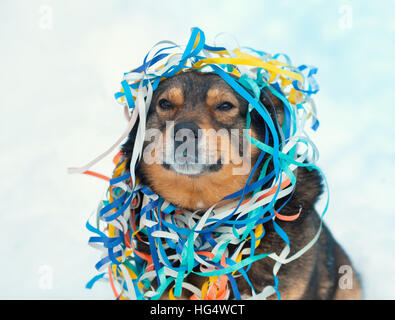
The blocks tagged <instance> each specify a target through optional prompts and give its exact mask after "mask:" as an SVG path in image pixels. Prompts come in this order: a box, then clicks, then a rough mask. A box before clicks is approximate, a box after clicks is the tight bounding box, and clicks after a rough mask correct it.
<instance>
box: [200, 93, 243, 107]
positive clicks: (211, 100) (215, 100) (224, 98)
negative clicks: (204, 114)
mask: <svg viewBox="0 0 395 320" xmlns="http://www.w3.org/2000/svg"><path fill="white" fill-rule="evenodd" d="M224 102H230V103H231V104H233V105H234V106H236V107H239V101H238V100H237V99H236V97H235V96H234V94H233V93H231V92H230V91H228V90H223V89H221V88H213V89H210V90H208V91H207V96H206V104H207V105H208V106H209V107H211V108H214V107H216V106H218V105H220V104H221V103H224Z"/></svg>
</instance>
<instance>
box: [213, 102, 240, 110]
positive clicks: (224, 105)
mask: <svg viewBox="0 0 395 320" xmlns="http://www.w3.org/2000/svg"><path fill="white" fill-rule="evenodd" d="M233 108H235V106H234V105H233V104H231V103H230V102H224V103H221V104H220V105H218V106H216V107H215V110H218V111H228V110H231V109H233Z"/></svg>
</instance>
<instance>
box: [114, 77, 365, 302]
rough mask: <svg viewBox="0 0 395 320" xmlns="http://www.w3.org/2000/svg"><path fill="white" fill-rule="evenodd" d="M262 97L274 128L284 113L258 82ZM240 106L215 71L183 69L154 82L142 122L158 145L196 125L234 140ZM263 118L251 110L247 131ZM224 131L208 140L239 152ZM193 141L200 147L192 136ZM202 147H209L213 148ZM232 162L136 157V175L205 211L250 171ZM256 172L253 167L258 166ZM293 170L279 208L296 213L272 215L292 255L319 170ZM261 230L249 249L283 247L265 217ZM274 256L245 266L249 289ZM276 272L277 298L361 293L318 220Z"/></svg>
mask: <svg viewBox="0 0 395 320" xmlns="http://www.w3.org/2000/svg"><path fill="white" fill-rule="evenodd" d="M261 102H262V104H263V105H264V106H265V107H266V109H267V110H268V112H269V113H270V115H271V117H272V119H273V121H274V123H276V124H277V130H278V128H279V126H281V125H282V122H283V116H284V106H283V104H282V102H281V100H280V99H278V98H277V97H275V96H274V95H273V94H272V93H271V92H270V90H263V91H262V94H261ZM247 108H248V103H247V101H246V100H244V99H243V98H242V97H241V96H240V95H239V94H238V93H237V92H236V91H235V90H233V89H232V88H231V87H230V86H229V85H228V84H227V83H226V82H225V81H224V80H223V79H222V78H221V77H220V76H218V75H216V74H213V73H203V72H196V71H188V72H182V73H180V74H178V75H176V76H174V77H172V78H169V79H165V80H163V81H162V82H160V84H159V86H158V88H157V89H156V90H155V91H154V94H153V97H152V102H151V106H150V109H149V112H148V116H147V123H146V128H147V129H150V128H155V129H158V130H160V131H161V132H162V133H163V135H164V136H167V139H164V144H165V145H166V144H169V143H170V138H172V139H174V137H175V135H176V133H177V132H178V131H179V130H181V129H188V130H190V131H192V132H194V133H195V136H194V137H192V138H195V139H196V141H197V140H198V139H200V137H199V136H198V133H197V131H198V130H199V129H206V130H209V129H214V131H215V132H218V131H220V130H221V129H222V130H225V131H226V132H230V131H231V130H232V129H239V132H240V136H239V138H240V139H239V140H237V139H236V141H239V142H240V141H241V140H242V139H241V138H242V135H243V131H242V130H241V129H243V128H246V115H247ZM263 122H264V120H263V119H262V117H261V116H260V115H258V113H257V112H256V111H255V110H253V111H252V112H251V127H250V131H249V134H250V135H251V137H256V138H257V139H258V140H260V141H264V140H265V134H267V131H265V130H264V128H265V125H264V123H263ZM168 123H172V125H170V126H169V125H167V124H168ZM169 130H172V133H171V134H169V132H168V131H169ZM136 132H137V126H135V128H134V129H133V130H132V132H131V133H130V135H129V139H128V141H127V142H126V143H125V144H124V145H123V148H122V151H123V153H124V155H125V156H126V157H128V158H130V157H131V154H132V150H133V145H134V141H135V136H136ZM224 136H225V138H224V139H218V141H217V142H218V144H216V145H215V146H214V147H212V146H211V147H210V146H209V147H207V148H208V149H210V148H211V149H215V151H223V150H224V149H226V148H225V147H224V146H225V145H226V144H227V146H228V148H227V150H226V152H228V153H229V154H230V155H231V156H232V155H233V156H234V157H237V155H240V151H239V152H237V151H238V150H239V149H238V148H235V147H236V146H235V145H234V143H233V146H232V147H229V145H232V143H231V142H230V141H229V137H230V135H228V136H227V137H226V134H224V135H222V136H221V137H222V138H223V137H224ZM169 137H170V138H169ZM227 139H228V141H227ZM219 140H221V142H219ZM268 141H269V144H272V143H273V139H272V137H270V139H268ZM176 143H177V142H176ZM146 145H147V143H146ZM196 147H197V149H198V150H199V147H198V146H197V142H196ZM239 147H240V144H239ZM249 148H250V149H249V159H248V160H249V161H250V162H251V164H252V165H254V164H255V162H256V161H257V158H258V156H259V150H258V149H257V148H256V147H255V146H254V145H252V144H250V145H249ZM236 149H237V150H236ZM235 150H236V151H235ZM206 151H208V153H210V152H211V151H212V150H206ZM196 152H197V151H196ZM154 156H155V155H154ZM156 156H158V155H156ZM164 159H166V158H164ZM243 159H244V160H245V159H246V158H243ZM236 162H237V161H234V162H231V161H228V162H226V163H223V162H221V161H218V162H214V163H213V162H211V163H203V164H202V163H200V164H194V163H192V162H191V163H188V161H186V162H184V163H182V164H177V163H167V162H166V161H162V162H161V163H159V162H153V163H147V162H146V161H144V159H142V160H141V161H140V162H139V164H138V167H137V170H136V175H137V176H138V177H139V178H140V179H141V181H142V183H143V184H145V185H147V186H148V187H149V188H151V189H152V190H153V191H154V192H156V193H157V194H159V195H160V196H162V197H163V198H164V199H165V200H167V201H169V202H171V203H173V204H175V205H177V206H178V207H179V208H184V209H188V210H191V211H195V210H203V211H204V209H207V208H209V207H210V206H212V205H213V204H215V203H217V202H218V201H220V200H221V199H223V198H224V197H226V196H227V195H229V194H231V193H234V192H236V191H238V190H240V189H242V188H243V187H244V186H245V184H246V182H247V179H248V176H249V174H250V171H247V172H245V173H244V174H237V175H235V174H234V169H237V168H238V167H240V166H242V165H243V163H241V162H240V161H239V162H238V163H236ZM262 163H263V162H262ZM271 165H272V164H270V165H269V167H270V166H271ZM256 172H260V170H257V171H256ZM296 175H297V182H296V186H295V189H294V191H293V194H292V195H291V199H290V200H289V201H288V202H287V204H286V205H285V207H284V208H283V209H282V211H281V214H283V215H293V214H295V213H296V212H298V211H299V210H300V208H301V209H302V210H301V214H300V216H299V218H298V219H297V220H295V221H291V222H282V221H278V224H279V225H280V227H281V228H282V229H283V230H284V231H285V232H286V233H287V235H288V237H289V239H290V241H291V253H290V254H291V255H292V253H294V252H297V251H298V250H300V249H301V248H303V247H304V246H305V245H306V244H307V243H308V242H309V241H310V240H311V239H312V238H313V237H314V235H315V234H316V233H317V230H318V228H319V225H320V218H319V216H318V214H317V212H316V211H315V209H314V205H315V203H316V201H317V200H318V197H319V196H320V194H321V193H322V189H323V187H322V181H321V177H320V175H319V173H318V172H317V171H316V170H308V169H306V168H304V167H299V168H298V169H297V173H296ZM257 178H258V176H257V175H254V176H253V178H252V181H254V180H256V179H257ZM225 203H226V202H225V201H223V202H220V203H219V204H218V205H217V206H220V205H223V204H225ZM283 203H284V199H280V200H278V201H277V202H276V204H275V208H276V207H278V206H279V205H281V204H283ZM265 231H266V234H265V237H264V241H261V243H260V245H259V246H258V248H257V249H256V254H260V253H268V252H275V253H277V254H278V255H279V254H280V252H281V250H282V248H283V247H284V242H283V240H282V239H281V238H280V237H279V236H278V234H277V233H276V232H275V231H274V228H273V225H271V224H270V223H266V224H265ZM139 250H142V251H146V252H149V248H148V246H146V247H144V245H143V247H141V244H140V245H139ZM274 263H275V261H273V260H272V259H263V260H259V261H257V262H255V263H253V265H252V267H251V269H250V270H249V271H248V276H249V279H250V280H251V282H252V284H253V285H254V287H255V289H256V292H260V291H261V290H262V289H263V288H264V287H265V286H267V285H270V284H273V272H272V270H273V265H274ZM345 270H347V272H348V274H344V272H345ZM345 276H347V277H348V280H347V281H348V283H347V285H341V282H342V280H343V279H342V277H345ZM278 278H279V288H278V289H279V292H280V293H281V298H282V299H361V298H362V290H361V285H360V280H359V278H358V276H357V274H356V272H355V270H354V269H353V268H352V265H351V262H350V260H349V258H348V257H347V255H346V254H345V252H344V251H343V249H342V248H341V246H340V245H339V244H338V243H337V242H336V240H335V239H334V238H333V236H332V234H331V233H330V231H329V230H328V228H327V227H326V226H325V225H324V226H323V229H322V232H321V235H320V237H319V240H318V241H317V242H316V243H315V245H314V246H313V247H312V248H311V249H309V250H308V251H307V252H306V253H305V254H303V255H302V256H301V257H300V258H298V259H296V260H294V261H292V262H290V263H288V264H286V265H283V266H282V267H281V269H280V271H279V273H278ZM187 281H188V282H190V283H192V284H194V285H196V286H197V287H201V285H202V284H203V282H204V281H205V279H202V277H197V276H193V275H190V276H188V278H187ZM237 285H238V287H239V290H240V293H241V295H242V297H243V298H246V297H248V296H249V294H250V291H249V290H250V289H249V286H248V284H247V283H246V281H245V280H244V278H243V277H239V278H237ZM183 298H188V297H186V296H185V297H183ZM230 298H232V296H231V297H230ZM271 298H273V299H275V298H276V297H275V295H274V296H272V297H271Z"/></svg>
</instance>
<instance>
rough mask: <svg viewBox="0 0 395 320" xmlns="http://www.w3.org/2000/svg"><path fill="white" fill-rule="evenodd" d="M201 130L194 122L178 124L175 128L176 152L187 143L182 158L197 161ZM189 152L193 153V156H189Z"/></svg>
mask: <svg viewBox="0 0 395 320" xmlns="http://www.w3.org/2000/svg"><path fill="white" fill-rule="evenodd" d="M199 129H200V127H199V126H198V125H197V124H196V123H193V122H180V123H177V124H176V125H175V126H174V151H176V150H177V148H178V147H179V146H180V145H181V144H183V143H186V144H185V145H184V146H186V148H185V149H183V150H182V155H180V156H182V157H188V158H189V157H191V158H194V159H197V155H198V144H199ZM188 146H189V147H188ZM192 146H193V147H192ZM191 147H192V148H191ZM188 152H192V153H193V154H190V155H187V153H188ZM176 158H177V156H176Z"/></svg>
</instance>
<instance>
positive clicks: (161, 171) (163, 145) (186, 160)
mask: <svg viewBox="0 0 395 320" xmlns="http://www.w3.org/2000/svg"><path fill="white" fill-rule="evenodd" d="M261 102H262V104H263V105H264V106H265V107H266V109H267V110H268V112H269V113H270V115H271V117H272V119H273V120H274V123H276V124H277V126H279V125H281V122H282V118H283V105H282V102H281V101H280V100H279V99H278V98H277V97H275V96H274V95H273V94H272V93H271V92H270V90H268V89H264V90H262V94H261ZM247 112H248V102H247V101H246V100H245V99H243V98H242V97H241V96H240V95H239V94H238V93H237V92H236V91H235V90H234V89H233V88H232V87H231V86H230V85H229V84H228V83H227V82H226V81H224V80H223V79H222V78H221V77H220V76H218V75H216V74H213V73H203V72H196V71H188V72H182V73H180V74H178V75H176V76H174V77H172V78H168V79H165V80H163V81H161V82H160V84H159V86H158V88H157V89H156V90H155V91H154V94H153V97H152V101H151V106H150V108H149V112H148V115H147V122H146V135H145V140H146V141H145V143H144V147H143V154H142V157H141V159H140V162H139V164H138V167H137V170H136V174H137V176H138V177H139V178H140V179H141V180H142V183H143V184H145V185H147V186H148V187H150V188H151V189H152V190H153V191H154V192H156V193H157V194H159V195H160V196H162V197H163V198H164V199H166V200H167V201H169V202H171V203H174V204H175V205H177V206H179V207H181V208H186V209H190V210H197V209H206V208H208V207H210V206H211V205H213V204H214V203H216V202H218V201H220V200H221V199H223V198H224V197H226V196H227V195H229V194H231V193H234V192H236V191H238V190H240V189H242V188H243V187H244V186H245V184H246V182H247V179H248V176H249V175H250V172H251V169H252V167H253V166H254V164H255V162H256V160H257V158H258V156H259V153H260V150H259V149H258V148H256V146H255V145H253V144H251V143H250V140H249V139H247V135H249V136H251V137H253V138H255V139H257V140H260V141H264V140H265V135H268V134H269V135H270V133H268V130H266V124H265V122H264V120H263V119H262V117H261V116H260V115H259V114H258V113H257V112H256V111H255V110H253V111H252V112H251V125H250V127H249V129H248V131H247V132H246V130H245V129H246V124H247V118H246V116H247ZM136 133H137V126H135V127H134V129H133V130H132V132H131V133H130V135H129V139H128V141H127V142H126V144H125V145H124V146H123V153H124V154H125V155H126V156H128V157H130V156H131V153H132V151H133V145H134V142H135V139H136ZM266 138H267V139H266V141H269V144H270V143H271V141H272V136H271V135H270V137H266ZM256 172H257V173H258V172H259V170H257V171H256ZM254 179H256V175H255V176H254V177H253V178H252V180H254ZM224 203H225V202H223V203H221V204H224Z"/></svg>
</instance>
